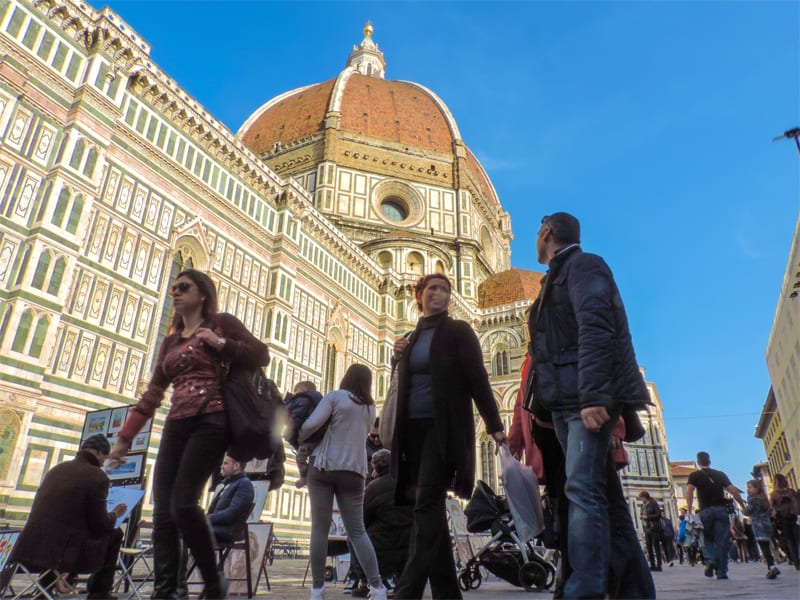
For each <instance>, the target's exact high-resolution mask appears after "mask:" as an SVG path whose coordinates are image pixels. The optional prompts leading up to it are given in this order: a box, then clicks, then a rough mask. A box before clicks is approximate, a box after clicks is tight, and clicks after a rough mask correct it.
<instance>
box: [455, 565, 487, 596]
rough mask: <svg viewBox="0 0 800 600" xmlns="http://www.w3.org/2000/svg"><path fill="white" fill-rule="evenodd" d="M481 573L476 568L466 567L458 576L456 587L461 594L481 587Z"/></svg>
mask: <svg viewBox="0 0 800 600" xmlns="http://www.w3.org/2000/svg"><path fill="white" fill-rule="evenodd" d="M482 580H483V579H482V577H481V573H480V571H478V569H477V568H469V567H467V568H466V569H464V570H463V571H461V573H459V574H458V587H460V588H461V591H462V592H468V591H470V590H477V589H478V588H479V587H480V586H481V581H482Z"/></svg>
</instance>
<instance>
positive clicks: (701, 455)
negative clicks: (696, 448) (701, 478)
mask: <svg viewBox="0 0 800 600" xmlns="http://www.w3.org/2000/svg"><path fill="white" fill-rule="evenodd" d="M697 464H698V465H700V466H701V467H710V466H711V457H710V456H709V455H708V452H698V453H697Z"/></svg>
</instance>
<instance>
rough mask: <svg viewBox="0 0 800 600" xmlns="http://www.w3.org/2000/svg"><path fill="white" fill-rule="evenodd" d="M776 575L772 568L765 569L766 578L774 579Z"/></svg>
mask: <svg viewBox="0 0 800 600" xmlns="http://www.w3.org/2000/svg"><path fill="white" fill-rule="evenodd" d="M777 576H778V575H777V574H776V573H775V572H774V571H773V570H772V569H769V570H768V571H767V576H766V577H767V579H775V578H776V577H777Z"/></svg>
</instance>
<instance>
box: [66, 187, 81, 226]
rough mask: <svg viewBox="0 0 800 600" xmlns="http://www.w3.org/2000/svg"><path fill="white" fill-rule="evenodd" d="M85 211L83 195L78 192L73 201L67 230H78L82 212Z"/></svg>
mask: <svg viewBox="0 0 800 600" xmlns="http://www.w3.org/2000/svg"><path fill="white" fill-rule="evenodd" d="M82 212H83V196H81V195H80V194H78V195H77V196H75V200H74V201H73V203H72V210H70V212H69V220H68V221H67V231H68V232H69V233H72V234H74V233H75V232H77V231H78V225H79V224H80V222H81V213H82Z"/></svg>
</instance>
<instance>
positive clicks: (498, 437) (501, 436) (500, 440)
mask: <svg viewBox="0 0 800 600" xmlns="http://www.w3.org/2000/svg"><path fill="white" fill-rule="evenodd" d="M492 438H493V439H494V443H495V444H496V445H497V447H498V449H499V448H500V446H502V445H503V444H507V443H508V437H507V436H506V432H505V431H503V430H502V429H501V430H500V431H495V432H494V433H493V434H492Z"/></svg>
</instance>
